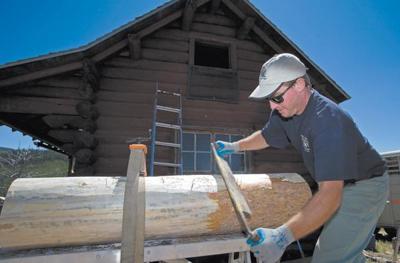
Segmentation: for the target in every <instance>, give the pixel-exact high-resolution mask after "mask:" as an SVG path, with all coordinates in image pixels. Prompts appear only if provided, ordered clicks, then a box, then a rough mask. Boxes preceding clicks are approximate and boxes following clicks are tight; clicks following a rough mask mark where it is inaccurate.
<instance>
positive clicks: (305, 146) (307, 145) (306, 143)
mask: <svg viewBox="0 0 400 263" xmlns="http://www.w3.org/2000/svg"><path fill="white" fill-rule="evenodd" d="M300 137H301V141H302V143H303V150H304V151H305V152H308V153H309V152H311V148H310V143H309V141H308V138H307V137H306V136H304V135H303V134H301V135H300Z"/></svg>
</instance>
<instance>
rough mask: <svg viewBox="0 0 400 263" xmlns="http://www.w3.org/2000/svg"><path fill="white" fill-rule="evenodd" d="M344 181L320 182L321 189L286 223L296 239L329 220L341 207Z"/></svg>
mask: <svg viewBox="0 0 400 263" xmlns="http://www.w3.org/2000/svg"><path fill="white" fill-rule="evenodd" d="M342 193H343V181H325V182H321V183H319V190H318V192H317V193H316V194H314V196H313V197H312V198H311V199H310V201H309V202H308V203H307V204H306V206H305V207H304V208H303V209H302V210H301V211H300V212H299V213H297V214H296V215H294V216H293V217H292V218H291V219H290V220H289V221H288V222H287V223H286V224H285V225H286V226H287V227H289V229H290V230H291V232H292V234H293V236H294V238H295V239H296V240H298V239H300V238H302V237H304V236H306V235H307V234H309V233H311V232H313V231H314V230H316V229H318V228H319V227H320V226H322V225H323V224H324V223H325V222H326V221H328V220H329V219H330V218H331V217H332V215H333V214H334V213H335V212H336V210H337V209H338V208H339V207H340V204H341V201H342Z"/></svg>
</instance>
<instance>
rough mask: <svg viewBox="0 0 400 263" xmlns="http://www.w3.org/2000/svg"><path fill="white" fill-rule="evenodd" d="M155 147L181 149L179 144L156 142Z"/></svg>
mask: <svg viewBox="0 0 400 263" xmlns="http://www.w3.org/2000/svg"><path fill="white" fill-rule="evenodd" d="M156 145H161V146H167V147H175V148H180V147H181V145H180V144H179V143H172V142H160V141H156Z"/></svg>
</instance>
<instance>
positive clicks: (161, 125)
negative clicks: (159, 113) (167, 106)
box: [156, 122, 181, 130]
mask: <svg viewBox="0 0 400 263" xmlns="http://www.w3.org/2000/svg"><path fill="white" fill-rule="evenodd" d="M156 126H157V127H163V128H169V129H175V130H180V129H181V126H179V125H175V124H169V123H164V122H156Z"/></svg>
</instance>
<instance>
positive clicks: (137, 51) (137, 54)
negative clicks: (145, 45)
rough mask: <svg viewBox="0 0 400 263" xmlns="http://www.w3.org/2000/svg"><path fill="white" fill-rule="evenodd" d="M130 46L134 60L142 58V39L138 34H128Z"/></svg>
mask: <svg viewBox="0 0 400 263" xmlns="http://www.w3.org/2000/svg"><path fill="white" fill-rule="evenodd" d="M128 47H129V53H130V57H131V59H132V60H138V59H140V58H141V56H142V51H141V40H140V38H139V37H138V35H137V34H128Z"/></svg>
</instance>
